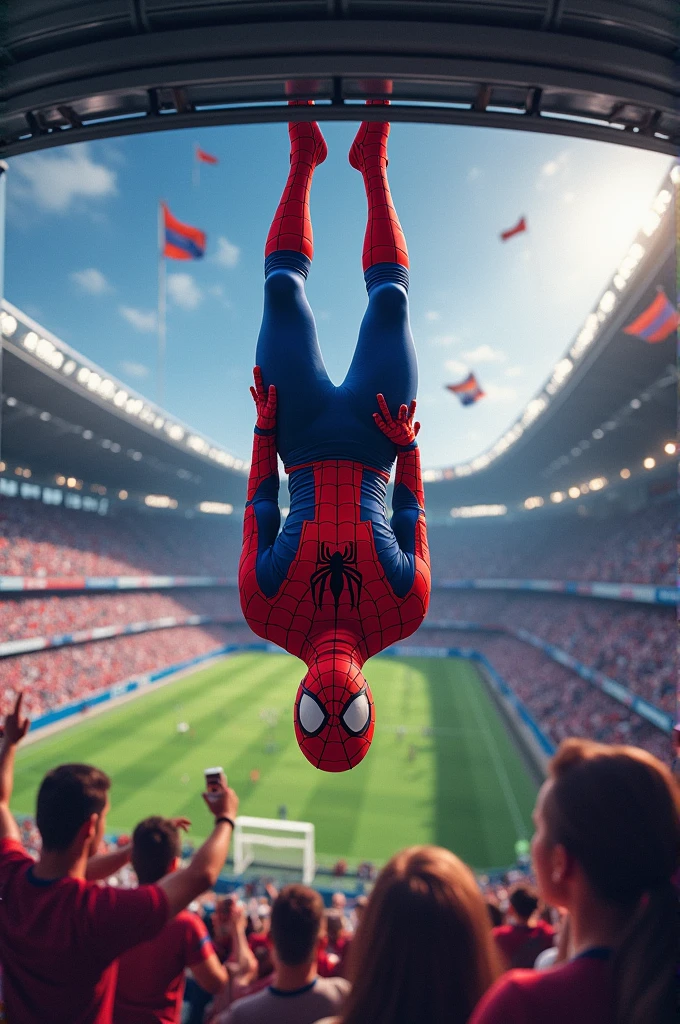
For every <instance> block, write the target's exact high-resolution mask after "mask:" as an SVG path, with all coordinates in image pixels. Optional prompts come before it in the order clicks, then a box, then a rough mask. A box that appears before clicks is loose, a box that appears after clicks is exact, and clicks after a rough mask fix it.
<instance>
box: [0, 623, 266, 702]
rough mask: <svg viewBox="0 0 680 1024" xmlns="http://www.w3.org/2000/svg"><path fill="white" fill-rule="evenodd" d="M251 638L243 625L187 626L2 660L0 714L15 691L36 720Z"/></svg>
mask: <svg viewBox="0 0 680 1024" xmlns="http://www.w3.org/2000/svg"><path fill="white" fill-rule="evenodd" d="M250 640H252V634H251V633H250V631H249V630H248V629H247V627H246V626H244V627H242V629H240V630H239V629H238V628H237V629H228V628H227V627H224V626H207V627H206V626H188V627H178V628H175V629H164V630H161V631H159V632H152V633H140V634H138V635H130V636H121V637H115V638H113V639H110V640H99V641H97V642H94V643H86V644H78V645H76V646H72V647H60V648H58V649H56V650H51V651H40V652H38V653H36V654H26V655H19V656H17V657H13V658H5V659H4V660H3V661H1V662H0V714H6V713H7V712H8V710H9V708H10V702H11V700H12V695H13V694H15V693H17V692H18V691H19V690H23V691H24V694H25V698H24V709H25V712H26V714H27V715H28V716H29V717H30V718H36V717H38V716H40V715H43V714H45V713H46V712H48V711H51V710H53V709H54V708H57V707H59V706H61V705H62V704H66V703H68V702H69V701H73V700H77V699H82V698H84V697H87V696H89V695H90V694H93V693H96V692H97V691H98V690H101V689H104V688H106V687H108V686H112V685H114V684H115V683H119V682H123V681H124V680H127V679H130V678H131V677H132V676H136V675H141V674H143V673H146V672H152V671H157V670H158V669H161V668H165V667H168V666H170V665H176V664H178V663H179V662H183V661H186V660H188V659H190V658H193V657H198V656H199V655H201V654H207V653H208V652H210V651H213V650H215V649H216V648H218V647H221V646H223V645H224V644H226V643H233V642H239V641H242V642H246V643H247V642H249V641H250Z"/></svg>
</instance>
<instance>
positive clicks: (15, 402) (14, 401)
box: [5, 395, 17, 409]
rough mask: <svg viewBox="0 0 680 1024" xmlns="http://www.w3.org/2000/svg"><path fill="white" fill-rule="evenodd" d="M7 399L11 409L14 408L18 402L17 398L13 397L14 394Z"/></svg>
mask: <svg viewBox="0 0 680 1024" xmlns="http://www.w3.org/2000/svg"><path fill="white" fill-rule="evenodd" d="M5 401H6V402H7V405H8V406H9V407H10V409H13V408H14V406H15V405H16V404H17V400H16V398H13V397H12V395H10V396H9V398H6V399H5Z"/></svg>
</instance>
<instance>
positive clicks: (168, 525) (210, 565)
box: [0, 497, 241, 577]
mask: <svg viewBox="0 0 680 1024" xmlns="http://www.w3.org/2000/svg"><path fill="white" fill-rule="evenodd" d="M240 544H241V521H240V518H239V517H236V516H235V517H233V519H232V518H230V517H229V516H215V517H214V518H213V519H211V518H210V517H209V516H202V517H201V518H200V519H185V518H183V517H179V516H173V515H167V516H163V515H160V516H159V515H158V514H156V515H152V514H150V515H144V514H142V513H140V512H134V511H130V512H127V513H125V514H121V515H118V516H108V515H106V516H100V515H97V514H96V513H87V512H79V511H75V510H72V509H65V508H52V507H50V508H46V507H45V506H44V505H42V504H40V503H38V502H35V503H33V502H29V501H16V500H12V499H10V498H3V497H0V576H3V575H4V576H37V577H41V576H42V577H44V576H131V575H148V574H153V575H175V576H201V575H203V576H231V577H235V576H236V571H237V567H238V556H239V552H240Z"/></svg>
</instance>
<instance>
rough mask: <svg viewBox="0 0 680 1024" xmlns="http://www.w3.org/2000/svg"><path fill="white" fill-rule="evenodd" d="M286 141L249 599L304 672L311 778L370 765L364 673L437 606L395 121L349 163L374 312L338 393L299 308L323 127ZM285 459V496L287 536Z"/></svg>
mask: <svg viewBox="0 0 680 1024" xmlns="http://www.w3.org/2000/svg"><path fill="white" fill-rule="evenodd" d="M369 102H370V101H369ZM377 102H385V101H377ZM289 134H290V140H291V155H290V173H289V176H288V181H287V183H286V187H285V190H284V193H283V196H282V197H281V202H280V204H279V207H278V209H277V211H276V216H275V217H274V222H273V224H272V226H271V229H270V232H269V237H268V238H267V245H266V249H265V298H264V316H263V321H262V328H261V331H260V336H259V339H258V343H257V364H258V365H257V366H256V368H255V371H254V373H255V387H254V388H251V391H252V394H253V398H254V399H255V404H256V406H257V424H256V427H255V438H254V443H253V460H252V469H251V472H250V480H249V484H248V503H247V506H246V514H245V521H244V537H243V551H242V554H241V564H240V569H239V586H240V592H241V606H242V608H243V613H244V615H245V617H246V620H247V622H248V624H249V625H250V627H251V629H253V630H254V632H255V633H257V634H258V635H259V636H261V637H264V638H265V639H267V640H271V641H273V642H274V643H275V644H278V645H279V646H280V647H283V648H285V650H287V651H290V653H291V654H294V655H296V656H297V657H298V658H301V659H302V660H303V661H304V662H306V664H307V667H308V671H307V674H306V676H305V678H304V679H303V680H302V683H301V684H300V687H299V689H298V693H297V697H296V700H295V733H296V736H297V740H298V743H299V745H300V749H301V750H302V752H303V754H304V755H305V757H306V758H307V760H308V761H310V762H311V763H312V764H313V765H315V767H317V768H321V769H323V770H324V771H329V772H342V771H346V770H347V769H348V768H353V767H354V766H355V765H357V764H358V763H359V761H361V759H362V758H363V757H364V755H365V754H366V752H367V750H368V748H369V746H370V743H371V739H372V737H373V728H374V725H375V710H374V706H373V698H372V695H371V691H370V688H369V686H368V683H367V682H366V680H365V679H364V677H363V675H362V671H361V670H362V666H363V664H364V662H365V661H366V660H367V658H370V657H371V656H372V655H374V654H377V653H378V652H379V651H382V650H384V648H386V647H389V646H390V645H391V644H394V643H395V642H396V641H398V640H401V639H403V638H404V637H407V636H410V634H411V633H413V632H415V630H416V629H418V626H419V625H420V624H421V622H422V621H423V619H424V618H425V614H426V612H427V606H428V601H429V594H430V563H429V554H428V548H427V535H426V529H425V514H424V510H423V487H422V481H421V474H420V456H419V452H418V446H417V444H416V434H417V433H418V430H419V426H420V425H419V424H418V423H414V413H415V405H416V403H415V394H416V386H417V365H416V355H415V349H414V346H413V339H412V337H411V330H410V327H409V319H408V296H407V293H408V280H409V278H408V253H407V250H406V242H405V240H404V236H403V233H402V230H401V226H400V224H399V220H398V218H397V214H396V212H395V209H394V206H393V205H392V198H391V196H390V190H389V186H388V183H387V174H386V168H387V137H388V134H389V124H388V123H386V122H364V123H363V124H362V125H361V127H360V129H359V132H358V134H357V136H356V139H355V140H354V144H353V145H352V148H351V150H350V154H349V160H350V163H351V164H352V166H353V167H355V168H357V170H359V171H361V173H362V175H363V178H364V183H365V186H366V194H367V197H368V227H367V230H366V238H365V241H364V251H363V268H364V278H365V280H366V287H367V290H368V308H367V310H366V314H365V316H364V319H363V322H362V324H361V329H360V331H359V339H358V342H357V346H356V351H355V353H354V358H353V360H352V364H351V366H350V368H349V371H348V373H347V376H346V377H345V380H344V381H343V383H342V384H341V385H340V386H339V387H336V386H335V385H334V384H333V383H332V382H331V380H330V379H329V377H328V374H327V372H326V368H325V366H324V363H323V359H322V356H321V352H320V351H319V345H318V342H317V337H316V327H315V324H314V317H313V315H312V311H311V309H310V307H309V304H308V302H307V298H306V295H305V280H306V278H307V274H308V273H309V269H310V267H311V260H312V251H313V249H312V228H311V221H310V216H309V191H310V186H311V182H312V176H313V173H314V169H315V168H316V167H317V165H318V164H320V163H322V162H323V160H325V158H326V152H327V151H326V143H325V142H324V139H323V136H322V135H321V131H320V130H319V126H318V125H317V124H316V123H315V122H298V123H293V124H290V125H289ZM390 410H394V412H395V414H394V415H392V413H391V411H390ZM277 451H278V453H279V455H280V456H281V458H282V460H283V463H284V466H285V469H286V472H287V473H288V474H289V484H288V486H289V491H290V512H289V515H288V517H287V519H286V522H285V525H284V527H283V530H281V532H280V533H279V526H280V513H279V507H278V489H279V479H278V470H277V461H276V456H277ZM395 457H396V460H397V468H396V478H395V485H394V497H393V501H392V508H393V515H392V519H391V521H388V519H387V510H386V506H385V493H386V487H387V483H388V480H389V474H390V470H391V467H392V465H393V463H394V459H395Z"/></svg>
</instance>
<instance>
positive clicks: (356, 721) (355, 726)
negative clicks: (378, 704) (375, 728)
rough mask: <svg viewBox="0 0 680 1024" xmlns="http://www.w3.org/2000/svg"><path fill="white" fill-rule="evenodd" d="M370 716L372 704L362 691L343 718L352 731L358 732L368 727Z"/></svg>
mask: <svg viewBox="0 0 680 1024" xmlns="http://www.w3.org/2000/svg"><path fill="white" fill-rule="evenodd" d="M370 716H371V705H370V704H369V703H368V697H367V696H366V694H365V693H360V694H359V696H358V697H355V698H354V700H353V701H352V703H351V704H350V705H349V707H348V708H347V710H346V711H345V712H344V714H343V716H342V720H343V722H344V723H345V725H346V726H347V729H348V730H349V731H350V732H353V733H358V732H362V731H363V730H364V729H365V728H366V726H367V725H368V720H369V718H370Z"/></svg>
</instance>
